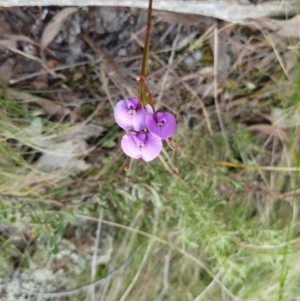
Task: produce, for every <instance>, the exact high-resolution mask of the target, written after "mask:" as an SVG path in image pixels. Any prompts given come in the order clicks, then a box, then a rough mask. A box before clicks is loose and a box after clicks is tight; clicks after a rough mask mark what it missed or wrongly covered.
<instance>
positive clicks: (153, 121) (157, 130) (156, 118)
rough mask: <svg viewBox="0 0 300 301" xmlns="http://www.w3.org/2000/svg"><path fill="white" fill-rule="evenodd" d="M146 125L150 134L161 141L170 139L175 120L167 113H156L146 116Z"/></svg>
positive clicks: (173, 130)
mask: <svg viewBox="0 0 300 301" xmlns="http://www.w3.org/2000/svg"><path fill="white" fill-rule="evenodd" d="M146 125H147V128H148V130H149V132H150V133H151V134H153V135H154V136H156V137H159V138H161V139H168V138H170V137H171V136H172V135H173V134H174V132H175V129H176V119H175V117H174V115H173V114H171V113H169V112H158V113H156V115H151V114H148V115H147V116H146Z"/></svg>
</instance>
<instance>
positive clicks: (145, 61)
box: [141, 0, 152, 77]
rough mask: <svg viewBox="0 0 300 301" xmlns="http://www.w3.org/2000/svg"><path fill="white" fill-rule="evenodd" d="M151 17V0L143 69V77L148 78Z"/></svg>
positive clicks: (150, 0) (150, 1)
mask: <svg viewBox="0 0 300 301" xmlns="http://www.w3.org/2000/svg"><path fill="white" fill-rule="evenodd" d="M151 16H152V0H149V6H148V17H147V28H146V36H145V43H144V51H143V60H142V68H141V77H146V76H147V73H148V57H149V46H150V32H151Z"/></svg>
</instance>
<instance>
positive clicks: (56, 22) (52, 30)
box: [41, 7, 78, 47]
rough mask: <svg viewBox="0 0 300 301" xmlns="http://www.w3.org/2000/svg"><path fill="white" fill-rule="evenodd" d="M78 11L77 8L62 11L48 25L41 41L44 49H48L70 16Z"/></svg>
mask: <svg viewBox="0 0 300 301" xmlns="http://www.w3.org/2000/svg"><path fill="white" fill-rule="evenodd" d="M77 11H78V9H77V8H75V7H68V8H64V9H63V10H61V11H60V12H59V13H58V14H56V15H55V17H54V18H53V19H52V20H51V21H50V22H49V23H48V24H47V26H46V28H45V30H44V32H43V35H42V39H41V44H42V46H43V47H47V46H48V45H49V44H50V43H51V42H52V41H53V39H54V38H55V37H56V36H57V34H58V33H59V32H60V30H61V29H62V26H63V25H64V22H65V21H66V19H67V18H68V17H69V15H71V14H73V13H75V12H77Z"/></svg>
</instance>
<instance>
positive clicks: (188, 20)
mask: <svg viewBox="0 0 300 301" xmlns="http://www.w3.org/2000/svg"><path fill="white" fill-rule="evenodd" d="M153 15H155V16H158V17H160V18H161V19H162V20H163V21H165V22H168V23H178V24H182V25H186V26H191V25H197V24H199V23H200V22H201V23H205V24H212V23H213V18H211V17H205V16H199V15H194V14H184V13H177V12H172V11H167V10H163V11H161V10H153Z"/></svg>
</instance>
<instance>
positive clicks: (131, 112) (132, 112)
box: [128, 109, 136, 115]
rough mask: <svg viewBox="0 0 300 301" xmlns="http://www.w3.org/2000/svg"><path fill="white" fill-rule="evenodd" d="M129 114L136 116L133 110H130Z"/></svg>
mask: <svg viewBox="0 0 300 301" xmlns="http://www.w3.org/2000/svg"><path fill="white" fill-rule="evenodd" d="M128 113H129V114H131V115H136V110H133V109H132V110H129V111H128Z"/></svg>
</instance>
